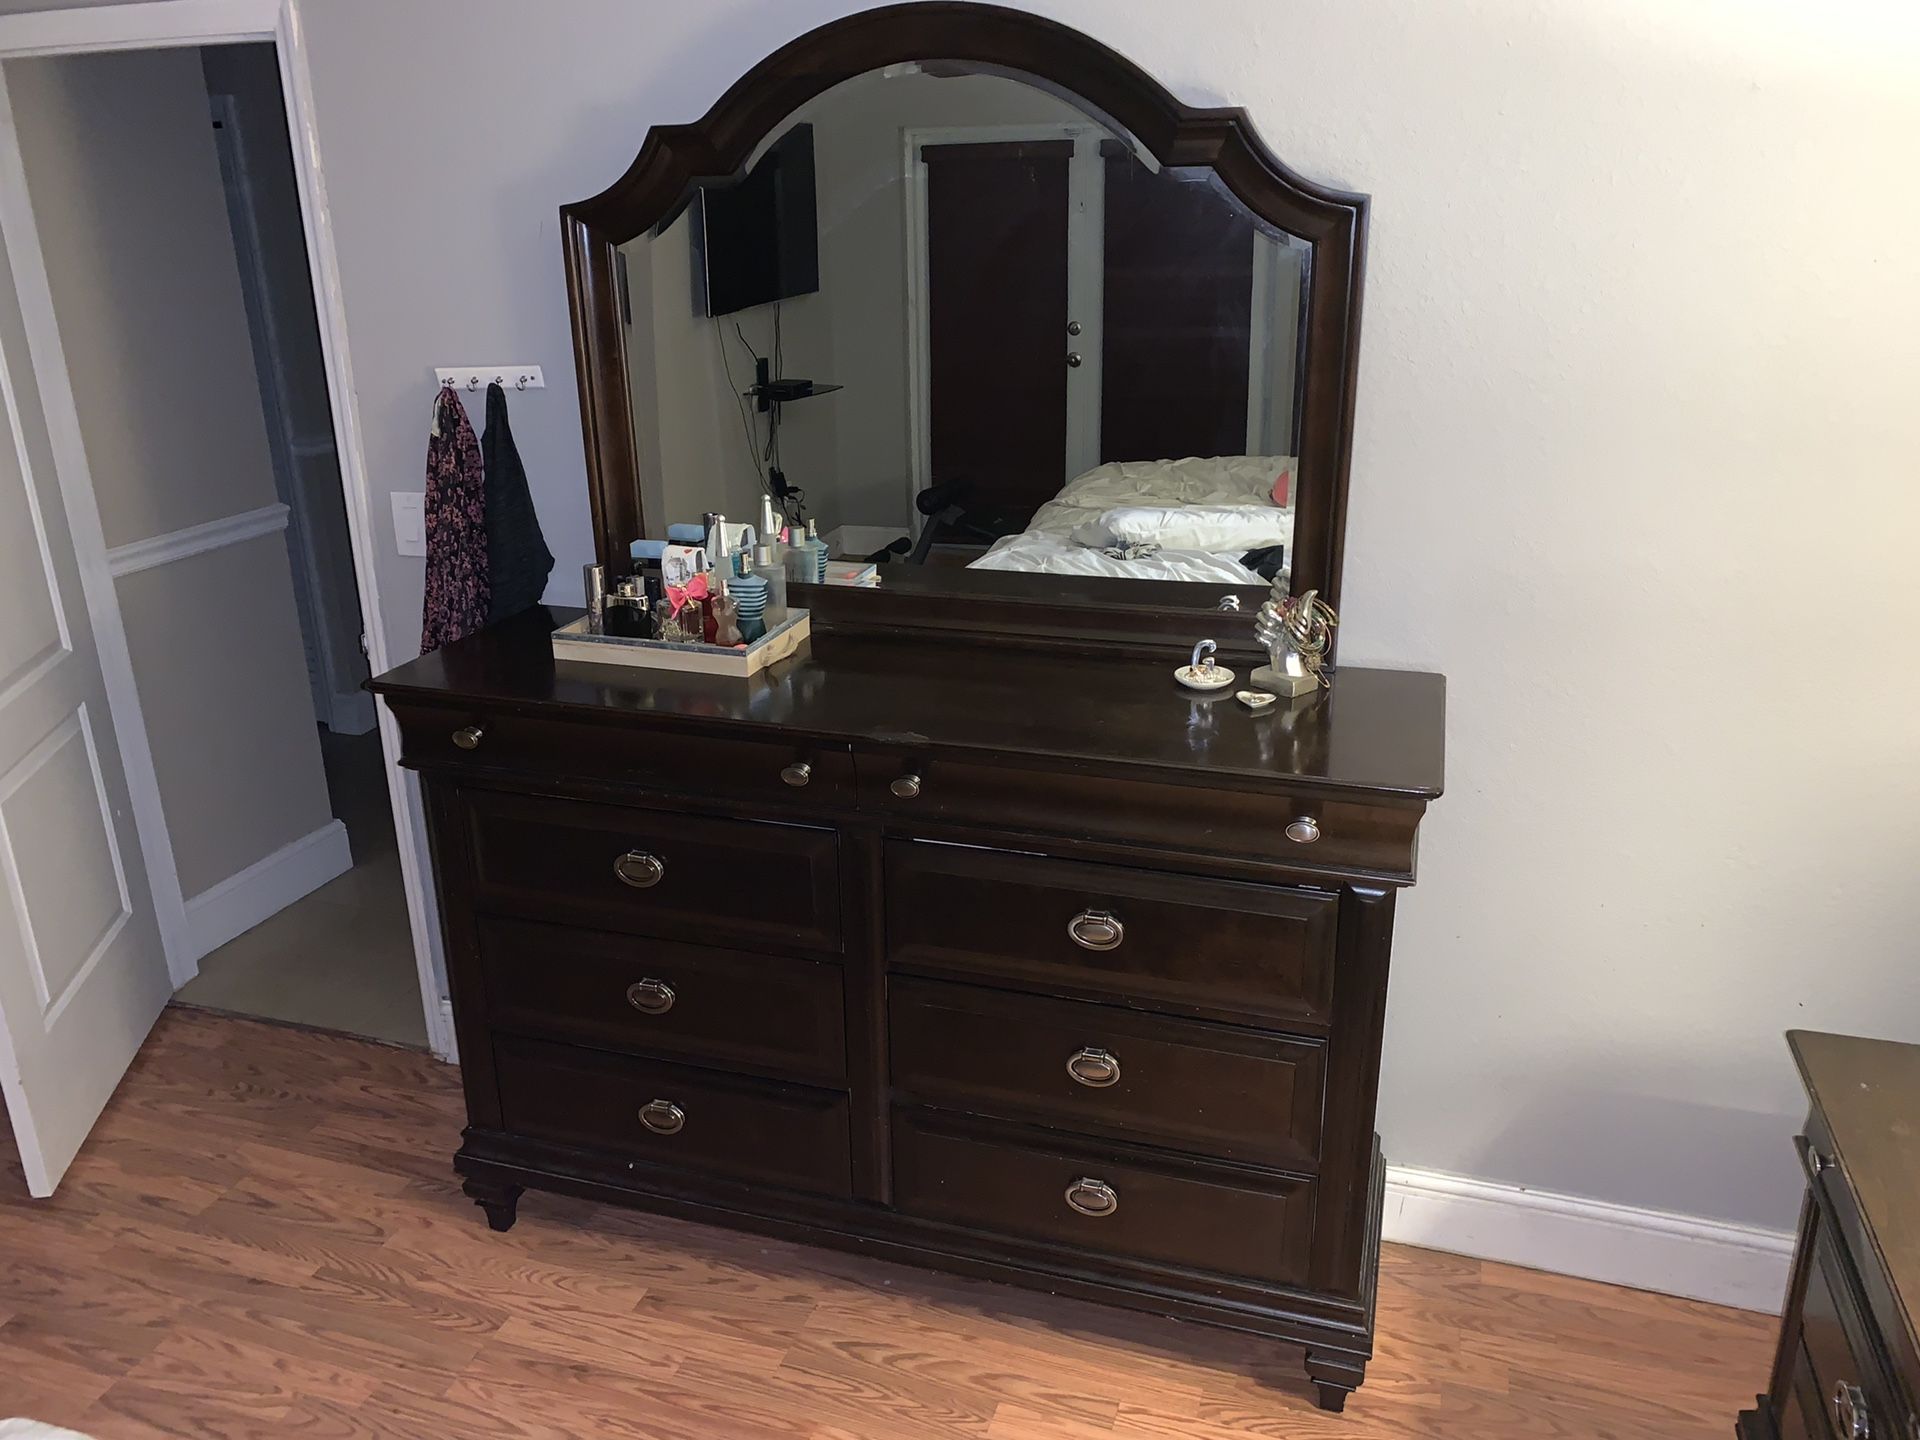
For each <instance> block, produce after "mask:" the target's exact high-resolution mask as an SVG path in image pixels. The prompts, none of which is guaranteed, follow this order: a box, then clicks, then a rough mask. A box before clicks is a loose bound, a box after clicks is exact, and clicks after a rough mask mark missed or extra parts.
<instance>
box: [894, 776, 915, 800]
mask: <svg viewBox="0 0 1920 1440" xmlns="http://www.w3.org/2000/svg"><path fill="white" fill-rule="evenodd" d="M887 788H888V789H889V790H891V791H893V793H894V794H896V795H898V796H899V797H900V798H901V799H902V800H918V799H919V798H920V777H919V776H918V775H913V774H907V775H902V776H900V777H899V778H898V779H897V780H895V781H894V782H893V783H892V784H891V785H889V786H888V787H887Z"/></svg>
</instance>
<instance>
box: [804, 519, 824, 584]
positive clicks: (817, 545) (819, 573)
mask: <svg viewBox="0 0 1920 1440" xmlns="http://www.w3.org/2000/svg"><path fill="white" fill-rule="evenodd" d="M807 549H808V550H810V551H812V552H813V583H814V584H816V585H824V584H826V583H827V542H826V541H824V540H822V539H821V538H820V522H819V521H818V520H809V521H807Z"/></svg>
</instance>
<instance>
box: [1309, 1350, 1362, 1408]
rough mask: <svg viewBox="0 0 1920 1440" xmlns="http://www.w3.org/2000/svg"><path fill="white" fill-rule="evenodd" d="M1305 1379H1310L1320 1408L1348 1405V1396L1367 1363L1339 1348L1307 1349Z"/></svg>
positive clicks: (1357, 1385)
mask: <svg viewBox="0 0 1920 1440" xmlns="http://www.w3.org/2000/svg"><path fill="white" fill-rule="evenodd" d="M1307 1378H1308V1379H1310V1380H1312V1381H1313V1398H1314V1400H1315V1401H1316V1402H1317V1403H1318V1404H1319V1406H1320V1408H1321V1409H1322V1410H1332V1411H1336V1412H1337V1411H1341V1410H1344V1409H1346V1408H1347V1397H1348V1396H1349V1395H1351V1394H1352V1393H1353V1392H1354V1391H1356V1390H1358V1389H1359V1388H1360V1383H1361V1382H1362V1381H1363V1380H1365V1379H1366V1378H1367V1363H1366V1361H1364V1360H1357V1359H1355V1358H1354V1357H1353V1356H1351V1355H1343V1354H1341V1353H1340V1352H1339V1351H1337V1350H1336V1351H1327V1350H1309V1351H1308V1352H1307Z"/></svg>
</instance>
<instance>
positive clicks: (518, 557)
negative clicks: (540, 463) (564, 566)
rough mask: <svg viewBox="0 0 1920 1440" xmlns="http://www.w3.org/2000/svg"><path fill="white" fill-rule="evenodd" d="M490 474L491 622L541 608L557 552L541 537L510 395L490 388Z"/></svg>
mask: <svg viewBox="0 0 1920 1440" xmlns="http://www.w3.org/2000/svg"><path fill="white" fill-rule="evenodd" d="M480 449H481V453H482V456H483V457H484V460H485V464H486V471H487V580H488V583H489V584H490V585H491V587H492V592H493V593H492V599H491V601H490V603H489V605H488V608H487V623H488V624H492V623H493V622H494V621H495V620H504V619H506V618H507V617H508V616H509V615H518V614H519V613H520V612H521V611H522V610H525V609H527V608H528V607H529V606H532V605H538V604H539V603H540V597H541V596H542V595H543V594H545V593H546V589H547V577H548V576H549V575H551V574H552V573H553V552H552V551H551V550H549V549H548V548H547V539H546V536H544V535H542V534H541V533H540V517H539V516H538V515H536V514H534V512H533V495H532V493H531V492H530V491H529V490H528V489H527V467H526V466H524V465H522V464H521V463H520V451H519V449H518V448H517V447H516V446H515V445H514V443H513V431H512V429H510V428H509V427H508V425H507V392H506V391H505V390H502V389H501V388H500V387H499V386H498V385H489V386H487V433H486V435H485V437H484V438H483V439H482V440H481V442H480Z"/></svg>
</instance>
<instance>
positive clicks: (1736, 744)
mask: <svg viewBox="0 0 1920 1440" xmlns="http://www.w3.org/2000/svg"><path fill="white" fill-rule="evenodd" d="M303 8H304V14H305V23H306V28H307V32H308V36H309V38H310V41H311V58H312V65H313V74H314V85H315V99H316V104H317V106H318V127H319V138H320V146H321V151H322V155H323V158H324V162H325V165H326V170H327V178H328V184H329V189H330V193H331V198H332V204H333V219H334V225H335V234H336V237H337V243H338V247H339V254H340V263H341V268H342V274H343V280H344V284H345V289H346V307H347V323H348V339H349V341H350V343H351V346H352V351H353V361H354V369H355V375H356V379H357V386H358V395H357V397H356V401H357V404H358V405H359V408H360V414H361V418H362V421H363V423H364V426H365V434H366V442H367V447H368V455H367V459H368V463H369V467H370V473H371V476H372V483H373V485H374V487H375V489H376V491H378V492H381V493H377V494H376V495H375V497H374V503H373V507H372V508H373V513H374V515H375V516H376V517H381V518H382V519H384V517H385V515H386V513H387V507H386V502H385V499H384V498H383V496H384V492H385V491H387V490H393V489H408V490H417V489H419V488H420V484H421V467H422V463H423V455H424V446H425V427H426V409H427V399H428V393H429V391H430V388H431V381H430V375H429V367H430V366H432V365H434V364H435V363H438V362H457V361H459V360H462V359H469V358H470V359H474V360H483V361H485V360H496V359H497V360H505V361H512V360H532V361H538V362H539V363H541V364H543V365H544V366H545V367H546V369H547V376H548V383H549V386H550V387H551V388H549V389H548V390H547V391H546V392H544V394H541V395H539V396H532V397H527V398H524V399H522V398H519V397H516V401H515V409H514V419H515V431H516V434H517V436H518V438H519V441H520V444H521V448H522V450H523V452H524V455H525V458H526V460H527V463H528V469H529V471H530V473H531V476H532V480H533V484H534V487H535V493H536V499H537V501H538V503H539V505H540V508H541V515H542V518H543V520H544V522H545V524H546V527H547V533H548V536H549V539H550V540H551V542H552V544H553V547H554V550H555V551H556V553H557V554H558V556H559V561H560V563H559V564H558V566H557V567H556V570H555V583H554V586H553V592H552V593H553V594H554V596H555V597H556V598H573V597H575V596H576V595H577V586H578V581H577V575H578V570H577V568H576V567H577V565H578V563H580V562H582V561H584V560H585V559H586V558H587V556H588V552H589V549H590V546H589V541H588V531H587V501H586V494H585V489H584V484H583V480H582V476H583V469H582V461H581V455H580V433H579V417H578V410H577V407H576V405H575V402H574V398H573V394H572V382H571V361H570V356H571V353H572V350H571V340H570V335H569V330H568V325H567V319H566V310H565V286H564V281H563V272H562V268H561V257H560V245H559V236H558V228H557V223H556V217H555V211H556V209H557V207H558V206H559V205H561V204H562V203H564V202H566V201H569V200H574V199H577V198H580V197H582V196H585V195H588V194H591V193H593V192H595V191H597V190H599V189H600V188H602V187H603V186H605V185H606V184H607V183H609V182H610V181H611V180H612V179H613V178H614V177H616V176H617V175H619V174H620V173H621V171H622V170H623V169H624V167H625V166H626V165H627V163H628V162H629V161H630V160H631V159H632V158H633V154H634V151H635V150H636V148H637V147H638V145H639V142H640V139H641V137H642V136H643V135H644V134H645V131H646V128H647V126H648V125H650V124H653V123H656V122H668V121H684V120H690V119H693V118H695V117H697V116H699V115H700V114H701V113H702V112H704V111H705V110H706V108H707V107H708V106H709V105H710V104H711V103H712V102H713V101H714V99H715V98H716V97H717V96H718V95H719V94H720V93H721V92H722V91H723V90H724V89H725V88H726V87H727V86H728V85H729V84H730V83H731V82H732V81H733V80H734V79H735V78H736V77H737V76H738V75H739V74H740V73H741V72H742V71H743V70H744V69H746V68H747V67H748V66H749V65H751V64H752V63H753V62H755V61H756V60H758V59H760V58H761V57H762V56H763V55H765V54H766V52H767V51H768V50H769V49H771V48H773V47H774V46H776V45H778V44H779V43H781V42H782V41H784V40H786V39H788V38H790V37H792V36H793V35H795V34H797V33H799V32H800V31H802V30H804V29H806V28H808V27H809V26H810V25H812V24H814V23H817V22H819V21H822V20H825V19H828V18H830V17H832V16H834V15H838V14H841V13H844V12H845V11H847V10H850V9H853V8H855V7H853V6H851V5H845V4H839V3H831V0H790V3H781V4H774V3H771V0H712V3H708V4H704V5H699V6H688V5H676V6H667V5H660V4H654V5H644V6H641V5H634V4H632V3H630V0H552V3H547V4H543V5H538V6H530V5H526V4H523V3H509V0H465V3H463V4H462V5H461V6H460V7H459V14H458V18H457V22H455V23H449V21H448V13H449V12H448V9H447V7H446V6H445V5H444V4H436V3H430V0H326V3H320V4H307V5H306V6H304V7H303ZM1037 8H1042V9H1044V10H1045V12H1046V13H1048V14H1050V15H1053V16H1055V17H1057V18H1059V19H1062V20H1065V21H1067V22H1069V23H1073V24H1077V25H1079V26H1081V27H1083V28H1085V29H1087V30H1088V31H1089V32H1090V33H1092V34H1093V35H1094V36H1095V37H1096V38H1098V39H1100V40H1102V41H1104V42H1105V43H1107V44H1108V45H1111V46H1113V47H1115V48H1117V49H1118V50H1119V51H1121V52H1122V53H1124V54H1127V55H1130V56H1132V57H1134V58H1135V59H1136V60H1138V61H1139V62H1140V63H1142V64H1143V65H1145V66H1147V67H1148V68H1149V69H1150V70H1152V71H1153V72H1154V73H1155V74H1157V75H1158V76H1159V77H1160V78H1161V79H1163V80H1164V81H1165V82H1166V83H1167V84H1168V85H1169V86H1170V87H1171V88H1172V89H1173V90H1174V91H1175V92H1176V93H1177V94H1179V95H1180V96H1181V97H1182V98H1184V99H1186V100H1188V101H1190V102H1193V103H1197V104H1217V103H1226V102H1231V103H1235V104H1242V105H1245V106H1247V107H1248V108H1249V109H1250V111H1251V113H1252V115H1253V118H1254V120H1255V122H1256V124H1257V125H1258V126H1259V128H1260V130H1261V132H1262V134H1263V135H1264V136H1265V137H1266V139H1267V140H1268V141H1269V142H1270V143H1271V144H1272V145H1273V146H1274V147H1275V148H1276V149H1277V150H1278V152H1279V153H1280V154H1281V155H1283V156H1284V157H1285V158H1286V160H1287V161H1288V163H1289V164H1291V165H1292V166H1294V167H1295V168H1296V169H1298V170H1299V171H1301V172H1302V173H1303V174H1305V175H1308V176H1311V177H1313V178H1314V179H1316V180H1320V181H1323V182H1326V183H1330V184H1333V185H1338V186H1344V187H1350V188H1354V189H1359V190H1364V191H1368V192H1370V193H1371V194H1372V195H1373V196H1374V197H1375V204H1374V209H1373V214H1372V228H1371V232H1370V236H1369V268H1368V273H1367V299H1366V319H1365V330H1364V339H1363V344H1362V357H1361V374H1360V380H1361V389H1360V401H1359V409H1358V419H1357V432H1356V440H1355V457H1354V474H1353V506H1352V514H1351V521H1350V525H1349V529H1348V538H1347V561H1346V564H1347V569H1346V596H1347V599H1346V605H1345V607H1344V616H1343V620H1344V626H1343V645H1344V647H1345V657H1346V659H1347V660H1348V661H1349V662H1352V663H1363V662H1373V663H1385V664H1396V665H1408V666H1423V667H1428V668H1433V669H1438V670H1444V671H1446V672H1447V673H1448V675H1449V677H1450V681H1451V707H1452V708H1451V717H1450V737H1449V738H1450V755H1449V770H1450V776H1451V793H1450V794H1449V795H1448V796H1447V797H1446V799H1445V800H1443V801H1442V802H1441V803H1440V804H1439V805H1438V806H1437V807H1436V808H1435V809H1434V811H1433V813H1432V816H1431V817H1430V819H1429V820H1428V822H1427V826H1426V830H1425V834H1424V840H1423V845H1422V859H1423V862H1424V864H1423V867H1422V883H1421V886H1420V887H1419V888H1418V889H1417V890H1414V891H1413V892H1411V893H1410V894H1408V895H1407V896H1406V897H1405V898H1404V902H1403V903H1402V905H1401V906H1400V911H1399V933H1400V944H1399V946H1398V949H1397V952H1396V965H1397V973H1396V976H1395V980H1394V990H1393V999H1392V1004H1391V1008H1390V1013H1389V1017H1388V1032H1389V1033H1388V1036H1387V1059H1386V1072H1385V1077H1384V1089H1383V1093H1382V1099H1381V1117H1380V1120H1381V1128H1382V1131H1383V1132H1384V1138H1385V1143H1386V1148H1387V1152H1388V1154H1389V1156H1390V1157H1391V1158H1392V1159H1394V1160H1396V1161H1398V1162H1400V1163H1403V1164H1412V1165H1420V1166H1428V1167H1432V1168H1435V1169H1440V1170H1448V1171H1454V1172H1459V1173H1463V1174H1468V1175H1478V1176H1484V1177H1489V1178H1493V1179H1499V1180H1508V1181H1514V1182H1517V1183H1520V1184H1524V1185H1529V1186H1534V1187H1540V1188H1547V1189H1558V1190H1565V1191H1571V1192H1575V1193H1579V1194H1585V1195H1592V1196H1598V1197H1601V1198H1604V1199H1609V1200H1615V1201H1620V1202H1623V1203H1628V1204H1635V1205H1650V1206H1658V1207H1664V1208H1668V1209H1673V1210H1679V1211H1687V1212H1692V1213H1697V1214H1702V1215H1711V1216H1720V1217H1725V1218H1730V1219H1735V1220H1745V1221H1752V1222H1757V1223H1763V1224H1769V1225H1774V1226H1785V1225H1787V1224H1789V1223H1790V1222H1791V1220H1792V1209H1793V1205H1794V1201H1795V1197H1796V1196H1797V1194H1798V1193H1799V1186H1798V1184H1797V1183H1796V1181H1795V1177H1794V1173H1793V1164H1792V1159H1791V1155H1790V1152H1789V1150H1788V1147H1787V1136H1788V1135H1789V1134H1790V1133H1791V1132H1792V1130H1793V1128H1794V1127H1795V1126H1796V1125H1797V1124H1798V1122H1799V1119H1800V1111H1801V1100H1800V1096H1799V1093H1798V1087H1797V1085H1796V1082H1795V1080H1794V1077H1793V1074H1792V1072H1791V1068H1790V1067H1789V1065H1788V1064H1787V1061H1786V1058H1785V1054H1784V1050H1783V1047H1782V1045H1781V1043H1780V1032H1781V1031H1782V1030H1783V1029H1785V1028H1786V1027H1788V1026H1791V1025H1804V1026H1813V1027H1823V1028H1829V1029H1836V1030H1850V1031H1859V1032H1865V1033H1870V1034H1881V1035H1890V1036H1896V1037H1902V1038H1908V1039H1920V968H1916V966H1915V964H1914V950H1913V941H1912V936H1913V934H1914V933H1915V930H1916V929H1917V928H1920V887H1916V886H1915V885H1914V884H1913V883H1912V878H1911V875H1910V874H1909V871H1910V870H1911V868H1912V860H1913V857H1914V856H1915V855H1916V854H1920V727H1916V726H1915V724H1914V722H1913V716H1914V714H1915V713H1916V711H1920V672H1916V670H1915V669H1914V667H1913V666H1912V665H1911V664H1910V662H1909V660H1908V658H1907V657H1908V655H1909V654H1910V652H1911V649H1912V637H1913V635H1914V634H1915V633H1917V632H1920V587H1916V586H1915V585H1914V584H1913V582H1912V572H1913V562H1912V546H1913V540H1912V537H1913V536H1914V534H1915V533H1917V532H1920V485H1916V484H1915V483H1914V479H1915V461H1914V457H1915V455H1917V454H1920V407H1916V406H1915V405H1914V404H1913V401H1912V384H1913V376H1914V375H1915V374H1917V373H1920V247H1915V246H1913V245H1912V244H1911V243H1910V241H1909V238H1908V237H1909V236H1911V235H1912V234H1913V233H1914V231H1915V228H1916V225H1917V224H1920V189H1916V187H1914V186H1913V184H1912V183H1911V179H1912V176H1913V174H1914V173H1915V172H1916V169H1920V154H1916V145H1917V144H1920V139H1917V138H1916V137H1920V89H1916V87H1915V86H1914V85H1913V84H1912V76H1913V74H1914V73H1915V69H1916V66H1920V37H1916V36H1915V34H1914V32H1913V31H1912V29H1911V28H1910V27H1908V26H1907V25H1906V22H1905V19H1904V16H1903V14H1902V12H1901V11H1900V9H1899V7H1888V6H1878V7H1876V6H1867V5H1856V6H1846V7H1789V6H1773V7H1766V8H1764V9H1757V8H1752V7H1749V8H1748V9H1746V10H1743V11H1741V12H1740V17H1739V20H1738V23H1729V22H1728V20H1727V15H1728V14H1729V13H1730V12H1728V11H1726V10H1724V9H1715V8H1712V7H1675V6H1672V5H1671V4H1669V3H1667V0H1622V3H1620V4H1619V5H1616V6H1614V7H1612V8H1611V9H1609V10H1608V11H1607V12H1606V13H1605V15H1604V17H1603V16H1601V15H1600V14H1599V12H1597V11H1596V10H1595V9H1594V7H1593V6H1591V5H1589V4H1584V3H1581V0H1545V3H1538V4H1524V5H1523V4H1519V3H1513V0H1482V3H1478V4H1474V5H1462V6H1451V5H1449V6H1441V5H1430V4H1419V3H1414V0H1388V3H1383V4H1376V5H1355V4H1352V3H1350V0H1293V3H1290V4H1287V5H1284V6H1281V5H1273V4H1268V3H1262V0H1195V3H1193V4H1189V5H1186V6H1183V7H1181V8H1180V10H1179V11H1178V13H1177V15H1170V13H1169V11H1168V9H1167V7H1165V6H1163V5H1160V4H1156V3H1151V0H1050V3H1047V4H1045V5H1043V6H1039V7H1037ZM481 111H483V112H484V115H485V125H484V127H483V133H475V132H473V131H471V130H469V129H468V128H467V123H466V122H467V119H468V117H470V116H472V115H473V114H475V113H477V112H481ZM1783 196H1799V197H1807V199H1806V203H1803V204H1790V205H1783V204H1782V199H1781V197H1783ZM382 530H383V533H382V535H381V538H380V544H379V548H380V551H381V553H380V557H379V565H380V579H381V585H382V589H383V591H384V592H385V594H387V595H388V596H390V597H392V599H393V602H394V603H393V607H392V614H391V615H390V616H389V619H388V630H389V636H388V638H389V641H390V643H391V644H392V645H393V647H394V650H395V653H396V654H398V655H407V654H411V653H412V648H413V646H414V645H415V644H416V643H417V638H418V632H419V626H418V604H419V596H420V562H419V561H417V560H404V559H401V558H400V557H398V556H397V555H395V554H394V553H393V549H392V539H391V536H390V535H387V534H385V533H384V525H383V527H382Z"/></svg>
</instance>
